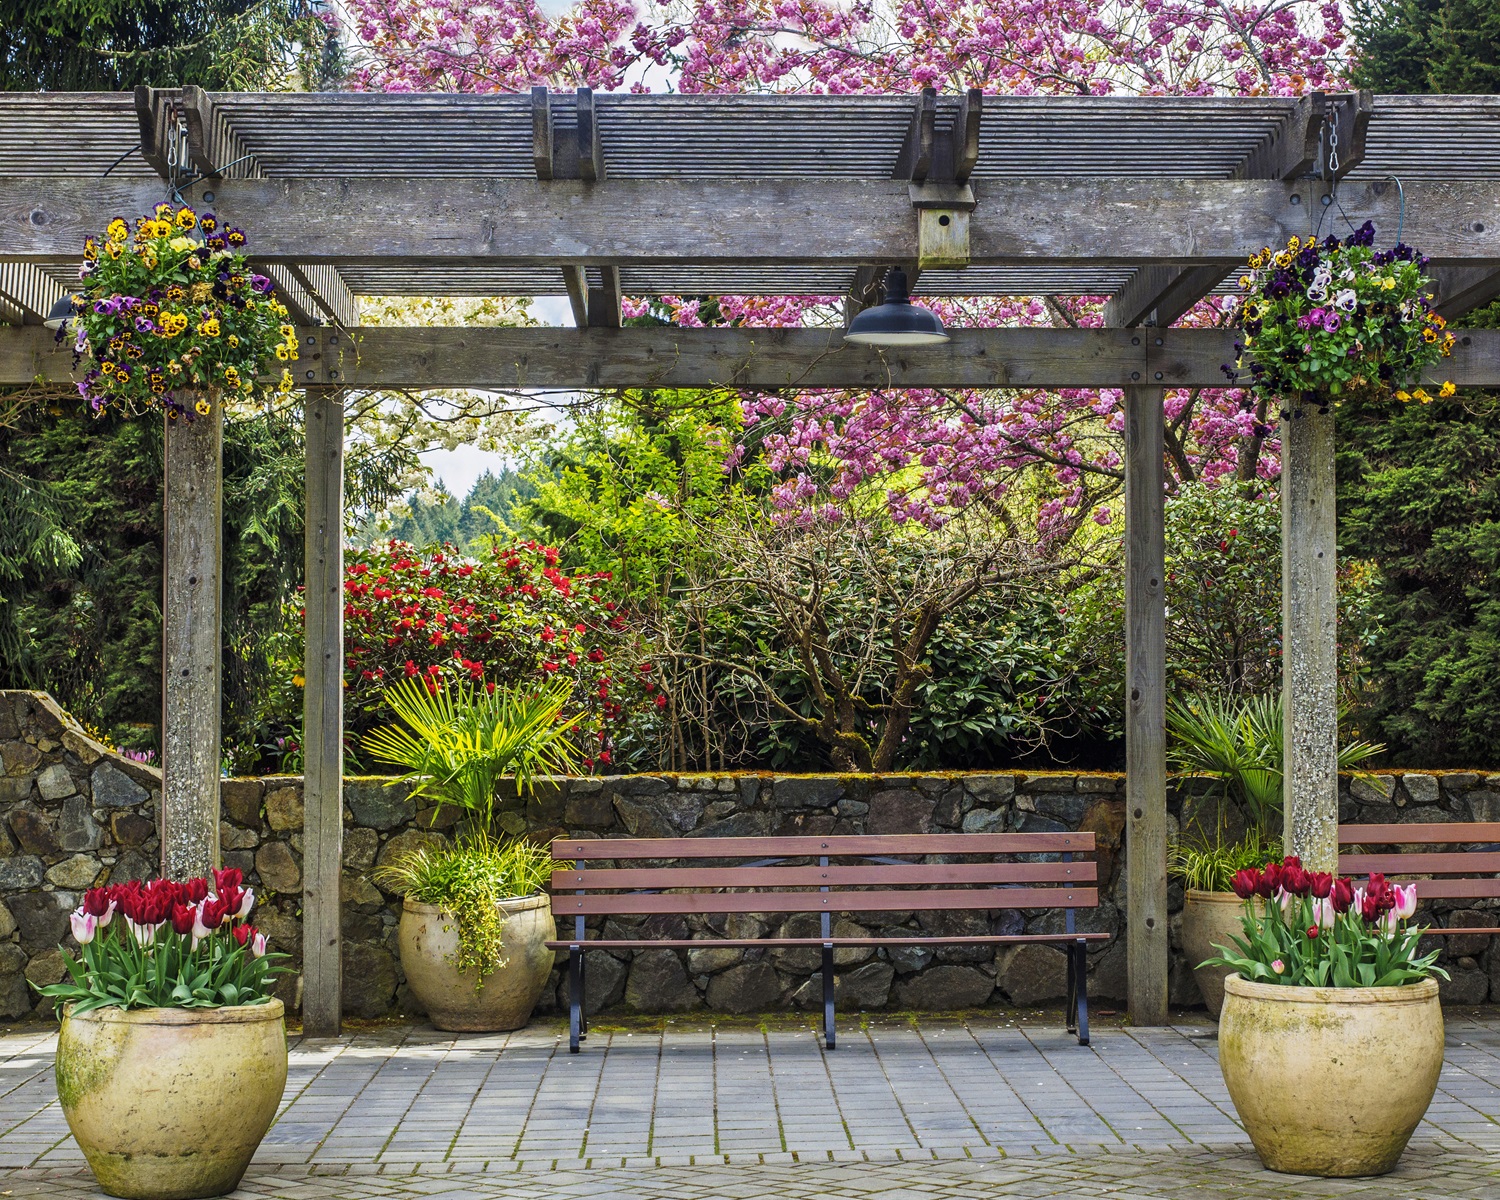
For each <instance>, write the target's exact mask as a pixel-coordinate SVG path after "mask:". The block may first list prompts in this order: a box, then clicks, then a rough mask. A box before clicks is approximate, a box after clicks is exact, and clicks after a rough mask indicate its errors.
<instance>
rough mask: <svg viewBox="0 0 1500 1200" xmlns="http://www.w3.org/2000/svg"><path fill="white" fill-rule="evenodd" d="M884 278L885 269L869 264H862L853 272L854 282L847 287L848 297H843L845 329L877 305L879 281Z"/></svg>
mask: <svg viewBox="0 0 1500 1200" xmlns="http://www.w3.org/2000/svg"><path fill="white" fill-rule="evenodd" d="M884 277H885V268H884V267H877V266H874V265H873V264H871V263H864V264H862V265H861V266H860V267H859V269H858V270H856V271H855V272H854V282H853V283H852V284H851V285H850V286H849V293H848V295H846V296H845V297H844V328H845V329H848V328H849V324H850V322H852V321H853V320H854V318H855V317H857V316H858V315H859V314H860V313H862V312H863V311H864V310H865V309H867V308H869V307H871V306H872V305H874V304H878V303H879V300H880V281H881V279H883V278H884Z"/></svg>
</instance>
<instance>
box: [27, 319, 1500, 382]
mask: <svg viewBox="0 0 1500 1200" xmlns="http://www.w3.org/2000/svg"><path fill="white" fill-rule="evenodd" d="M318 332H320V331H318V330H313V329H302V330H300V331H299V334H300V335H301V337H302V339H303V343H304V346H305V345H306V344H307V337H308V336H311V335H313V334H315V333H318ZM321 332H327V331H326V329H325V330H323V331H321ZM949 332H950V333H951V334H952V341H950V342H948V343H947V344H945V345H941V346H922V347H916V348H903V349H900V350H895V349H892V350H887V351H885V352H884V353H882V352H881V351H880V350H878V349H877V348H875V347H870V346H851V345H846V344H845V343H844V341H843V330H842V328H836V329H826V328H825V329H747V328H743V327H738V328H727V327H722V326H720V327H713V328H708V329H676V328H627V329H607V328H598V327H594V328H587V329H559V328H535V327H532V328H472V329H466V328H450V327H434V326H420V327H411V328H407V327H383V326H371V327H364V328H360V329H356V330H352V331H350V334H349V336H348V337H346V338H343V339H341V340H340V341H339V342H338V343H337V345H333V346H330V349H329V350H328V351H327V354H328V355H329V359H328V361H327V362H326V363H322V364H321V365H320V368H319V369H322V370H329V371H336V372H338V374H336V375H328V376H327V377H326V378H324V377H320V378H319V379H318V380H312V379H302V378H300V377H299V380H298V382H299V383H302V382H338V383H340V384H342V385H344V386H348V387H351V388H359V389H363V390H379V389H382V388H406V389H423V388H433V389H438V388H496V389H515V388H557V389H580V388H625V387H646V386H652V387H680V388H707V387H740V388H747V389H753V390H763V391H777V390H787V389H798V388H908V387H951V388H965V387H974V388H985V387H995V388H1002V387H1011V388H1059V387H1077V388H1105V387H1133V386H1148V387H1169V388H1170V387H1224V386H1227V383H1226V381H1225V378H1224V374H1223V371H1222V370H1221V369H1220V367H1221V364H1223V363H1225V362H1227V361H1229V359H1230V358H1231V357H1232V356H1233V348H1234V340H1235V336H1236V335H1235V333H1234V331H1233V330H1222V329H1151V328H1141V329H1043V328H1038V329H1030V328H1027V329H951V330H950V331H949ZM1456 332H1457V334H1458V344H1457V345H1456V346H1455V347H1454V352H1453V357H1452V358H1449V359H1444V360H1442V361H1441V362H1439V363H1438V364H1437V365H1436V366H1434V367H1431V368H1429V369H1428V370H1427V371H1426V372H1424V374H1423V380H1424V382H1427V383H1441V382H1442V381H1444V380H1450V379H1451V380H1452V381H1453V382H1454V383H1456V384H1459V385H1460V386H1467V387H1491V388H1493V387H1500V330H1481V329H1462V330H1458V331H1456ZM303 357H304V360H306V359H307V355H306V353H304V355H303ZM312 365H313V364H312V363H311V362H310V361H304V362H303V363H302V364H301V367H302V368H305V369H312ZM71 368H72V356H71V354H69V353H67V350H66V348H63V349H61V350H60V349H58V348H57V347H56V346H55V345H54V341H53V336H52V333H51V331H50V330H46V329H41V328H36V327H29V328H12V329H6V330H0V385H4V384H22V383H28V382H30V381H32V380H33V379H38V378H40V379H43V380H51V381H55V382H72V380H73V376H72V375H71V373H70V372H71Z"/></svg>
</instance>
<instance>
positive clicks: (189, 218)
mask: <svg viewBox="0 0 1500 1200" xmlns="http://www.w3.org/2000/svg"><path fill="white" fill-rule="evenodd" d="M197 223H198V214H197V213H195V212H194V211H193V210H192V209H190V208H179V209H178V210H177V228H178V229H191V228H192V227H193V226H194V225H196V224H197Z"/></svg>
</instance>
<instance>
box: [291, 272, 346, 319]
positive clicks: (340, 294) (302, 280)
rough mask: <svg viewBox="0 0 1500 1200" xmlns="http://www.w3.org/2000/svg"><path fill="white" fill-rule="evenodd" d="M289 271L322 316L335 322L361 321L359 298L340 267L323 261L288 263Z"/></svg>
mask: <svg viewBox="0 0 1500 1200" xmlns="http://www.w3.org/2000/svg"><path fill="white" fill-rule="evenodd" d="M286 270H287V274H288V275H290V276H291V277H292V278H293V279H294V280H296V282H297V285H298V286H299V287H300V288H301V289H302V291H303V293H304V295H306V297H307V298H308V299H309V300H310V301H311V302H312V303H313V305H315V306H316V309H317V311H318V312H319V313H321V315H322V319H324V320H328V321H331V322H333V323H334V324H336V325H345V326H352V325H358V324H359V300H358V299H357V298H356V297H355V295H354V293H353V292H352V291H350V290H349V285H348V284H347V283H345V282H344V278H343V276H341V275H340V274H339V272H338V268H337V267H330V266H328V265H326V264H324V263H287V264H286Z"/></svg>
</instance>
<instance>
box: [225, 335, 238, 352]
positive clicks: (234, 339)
mask: <svg viewBox="0 0 1500 1200" xmlns="http://www.w3.org/2000/svg"><path fill="white" fill-rule="evenodd" d="M224 340H225V341H226V342H228V343H229V348H230V349H231V350H238V349H239V347H240V339H239V337H238V336H237V335H235V334H233V333H231V334H230V335H229V336H228V337H227V338H225V339H224Z"/></svg>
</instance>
